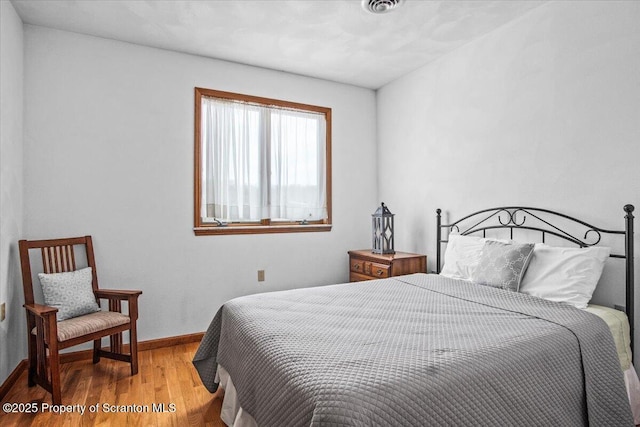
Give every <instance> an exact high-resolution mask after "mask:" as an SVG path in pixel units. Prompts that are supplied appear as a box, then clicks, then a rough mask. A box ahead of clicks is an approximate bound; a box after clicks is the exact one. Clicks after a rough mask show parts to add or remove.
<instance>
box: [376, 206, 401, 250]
mask: <svg viewBox="0 0 640 427" xmlns="http://www.w3.org/2000/svg"><path fill="white" fill-rule="evenodd" d="M394 216H395V215H394V214H392V213H391V211H390V210H389V208H387V207H386V206H385V205H384V203H381V204H380V207H379V208H378V209H377V210H376V211H375V213H374V214H373V215H371V219H372V224H371V225H372V232H373V253H374V254H395V253H396V251H394V250H393V217H394Z"/></svg>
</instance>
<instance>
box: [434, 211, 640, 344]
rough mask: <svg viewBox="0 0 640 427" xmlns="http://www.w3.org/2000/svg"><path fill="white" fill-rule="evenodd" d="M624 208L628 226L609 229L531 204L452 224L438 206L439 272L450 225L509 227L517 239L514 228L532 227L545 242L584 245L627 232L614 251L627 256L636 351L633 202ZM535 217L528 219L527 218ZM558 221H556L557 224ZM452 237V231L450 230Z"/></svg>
mask: <svg viewBox="0 0 640 427" xmlns="http://www.w3.org/2000/svg"><path fill="white" fill-rule="evenodd" d="M624 211H625V212H626V215H625V216H624V219H625V227H624V230H605V229H603V228H599V227H594V226H593V225H591V224H588V223H586V222H584V221H581V220H579V219H576V218H573V217H570V216H568V215H565V214H562V213H559V212H555V211H551V210H548V209H540V208H529V207H523V206H505V207H499V208H491V209H483V210H481V211H477V212H474V213H472V214H470V215H467V216H465V217H464V218H461V219H459V220H457V221H455V222H453V223H451V224H442V217H441V215H440V214H441V213H442V210H440V209H437V210H436V217H437V231H436V235H437V245H436V272H437V273H440V270H441V268H442V262H441V261H442V258H441V252H442V245H443V244H445V243H447V242H448V240H446V239H443V237H442V230H443V229H447V230H448V232H452V231H454V230H455V231H457V232H458V233H459V234H462V235H468V234H472V233H480V232H481V233H482V235H483V237H486V232H487V230H494V229H509V232H510V237H511V239H513V231H514V230H516V229H519V230H531V231H536V232H540V233H542V243H545V239H546V237H547V236H548V235H552V236H555V237H558V238H560V239H564V240H567V241H569V242H571V243H574V244H576V245H578V246H580V247H581V248H584V247H588V246H595V245H597V244H598V243H600V240H601V238H602V234H623V235H624V253H623V254H611V255H610V257H612V258H623V259H624V260H625V277H626V281H625V282H626V292H625V312H626V314H627V317H628V318H629V328H630V330H629V333H630V337H631V350H632V354H634V352H633V330H634V295H633V294H634V278H633V218H634V216H633V211H634V207H633V205H625V206H624ZM528 218H531V220H530V221H529V222H528V223H527V219H528ZM562 221H564V222H565V223H568V224H569V225H570V226H571V227H572V228H580V227H582V229H583V230H585V231H584V236H583V237H582V238H580V237H578V236H576V235H575V233H574V234H572V233H570V232H567V231H565V230H564V229H563V228H561V227H560V226H559V225H557V224H558V222H562ZM463 223H465V224H467V223H468V224H472V225H470V226H467V227H466V228H465V227H463V229H462V230H461V227H462V226H463ZM554 223H555V224H554ZM447 237H448V233H447Z"/></svg>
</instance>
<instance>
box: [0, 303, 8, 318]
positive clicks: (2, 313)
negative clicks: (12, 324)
mask: <svg viewBox="0 0 640 427" xmlns="http://www.w3.org/2000/svg"><path fill="white" fill-rule="evenodd" d="M5 317H7V304H6V303H4V302H3V303H2V304H0V322H2V321H3V320H4V318H5Z"/></svg>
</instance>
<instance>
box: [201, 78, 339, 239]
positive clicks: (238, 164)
mask: <svg viewBox="0 0 640 427" xmlns="http://www.w3.org/2000/svg"><path fill="white" fill-rule="evenodd" d="M194 193H195V197H194V198H195V224H194V225H195V227H194V231H195V233H196V235H203V234H246V233H278V232H285V233H286V232H302V231H329V230H331V109H330V108H325V107H317V106H312V105H304V104H297V103H293V102H287V101H280V100H276V99H268V98H259V97H255V96H248V95H240V94H235V93H229V92H220V91H215V90H210V89H202V88H196V89H195V192H194Z"/></svg>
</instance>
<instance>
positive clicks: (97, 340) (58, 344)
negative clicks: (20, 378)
mask: <svg viewBox="0 0 640 427" xmlns="http://www.w3.org/2000/svg"><path fill="white" fill-rule="evenodd" d="M19 247H20V263H21V266H22V284H23V286H24V302H25V304H24V307H25V309H26V313H27V335H28V343H29V375H28V384H29V387H32V386H34V385H36V384H38V385H40V386H41V387H43V388H44V389H46V390H47V391H48V392H49V393H51V398H52V401H53V404H54V405H59V404H62V396H61V390H60V356H59V353H58V352H59V351H60V350H62V349H64V348H68V347H72V346H74V345H77V344H81V343H84V342H88V341H93V363H98V362H99V361H100V357H107V358H110V359H116V360H121V361H125V362H129V363H131V375H135V374H137V373H138V342H137V334H136V320H137V318H138V297H139V296H140V294H142V292H141V291H126V290H106V289H99V288H98V276H97V274H96V263H95V259H94V254H93V244H92V241H91V236H85V237H75V238H68V239H52V240H31V241H27V240H20V242H19ZM74 247H83V248H84V250H85V253H86V262H87V264H88V265H87V266H88V267H91V268H92V273H93V278H92V287H93V292H94V294H95V297H96V302H98V304H99V303H100V300H101V299H106V300H108V301H109V311H98V312H95V313H90V314H86V315H83V316H79V317H75V318H73V319H69V320H62V321H60V322H58V321H57V319H56V313H57V312H58V309H57V308H54V307H49V306H46V305H42V304H37V303H36V302H35V301H34V284H33V283H32V282H33V281H32V275H31V262H32V261H34V262H37V261H35V260H34V259H35V258H38V257H32V259H30V258H29V250H31V249H40V252H41V254H42V264H43V266H42V268H41V269H39V270H35V271H36V272H44V273H62V272H71V271H75V270H76V259H79V258H76V256H75V254H74ZM79 255H80V254H79ZM37 282H38V281H37V280H36V283H37ZM35 286H38V287H39V286H40V285H39V283H38V284H37V285H35ZM122 301H127V304H128V316H125V315H124V314H123V313H122V307H121V302H122ZM127 330H128V331H129V342H130V345H129V347H130V354H125V353H124V352H123V345H122V332H123V331H127ZM106 336H109V337H110V339H111V346H110V348H109V350H103V349H102V346H101V342H102V337H106ZM47 350H48V355H47Z"/></svg>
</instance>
